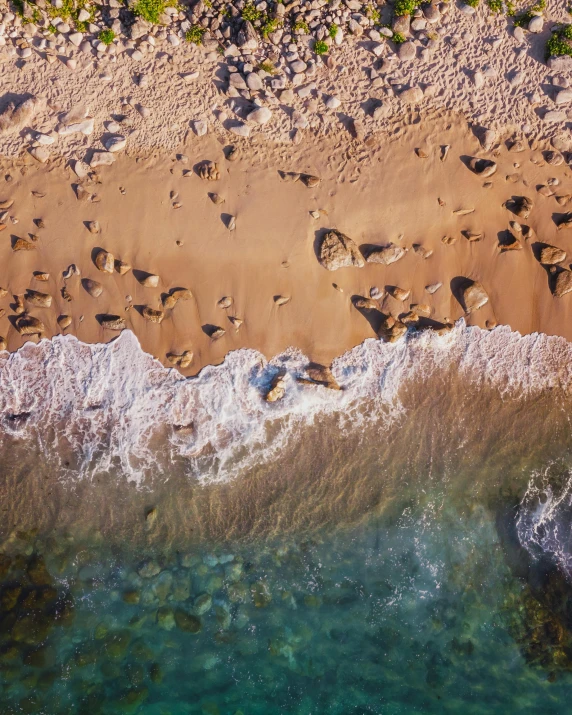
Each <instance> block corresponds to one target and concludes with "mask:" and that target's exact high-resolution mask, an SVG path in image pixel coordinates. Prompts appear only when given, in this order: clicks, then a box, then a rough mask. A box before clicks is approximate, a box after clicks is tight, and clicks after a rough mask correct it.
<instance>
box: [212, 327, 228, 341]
mask: <svg viewBox="0 0 572 715" xmlns="http://www.w3.org/2000/svg"><path fill="white" fill-rule="evenodd" d="M225 334H226V330H225V329H224V328H219V327H215V328H214V330H211V331H210V333H209V337H210V339H211V340H219V339H220V338H222V337H223V335H225Z"/></svg>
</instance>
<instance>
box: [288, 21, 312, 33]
mask: <svg viewBox="0 0 572 715" xmlns="http://www.w3.org/2000/svg"><path fill="white" fill-rule="evenodd" d="M292 29H293V30H294V32H303V33H304V34H306V35H309V34H310V28H309V27H308V23H307V22H304V20H298V22H295V23H294V26H293V27H292Z"/></svg>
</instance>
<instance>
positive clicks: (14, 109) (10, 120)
mask: <svg viewBox="0 0 572 715" xmlns="http://www.w3.org/2000/svg"><path fill="white" fill-rule="evenodd" d="M44 106H45V100H41V99H37V98H36V97H30V98H29V99H25V100H24V101H23V102H19V103H18V104H15V103H14V102H10V103H9V104H8V106H7V107H6V109H5V110H4V111H3V112H2V113H1V114H0V134H7V133H9V132H15V131H18V130H19V129H22V128H23V127H24V126H25V125H30V123H31V121H32V119H33V117H34V115H35V114H36V113H37V112H38V111H40V110H41V109H42V108H43V107H44Z"/></svg>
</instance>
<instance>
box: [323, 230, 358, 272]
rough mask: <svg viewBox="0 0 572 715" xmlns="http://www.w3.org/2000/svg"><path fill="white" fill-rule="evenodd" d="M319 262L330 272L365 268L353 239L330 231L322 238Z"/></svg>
mask: <svg viewBox="0 0 572 715" xmlns="http://www.w3.org/2000/svg"><path fill="white" fill-rule="evenodd" d="M318 260H319V261H320V263H321V264H322V266H324V268H326V269H327V270H328V271H336V270H338V269H339V268H346V267H350V266H355V267H356V268H363V266H365V261H364V259H363V256H362V255H361V253H360V250H359V248H358V247H357V245H356V244H355V243H354V241H352V239H351V238H349V237H348V236H346V235H345V234H343V233H341V232H340V231H337V230H335V229H334V230H331V231H328V232H327V233H326V234H325V235H324V236H323V238H322V241H321V243H320V248H319V252H318Z"/></svg>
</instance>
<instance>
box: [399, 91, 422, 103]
mask: <svg viewBox="0 0 572 715" xmlns="http://www.w3.org/2000/svg"><path fill="white" fill-rule="evenodd" d="M399 98H400V99H401V100H403V101H404V102H405V103H406V104H419V102H421V101H422V100H423V90H422V89H421V88H420V87H411V88H410V89H406V90H404V91H403V92H401V94H400V95H399Z"/></svg>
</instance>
